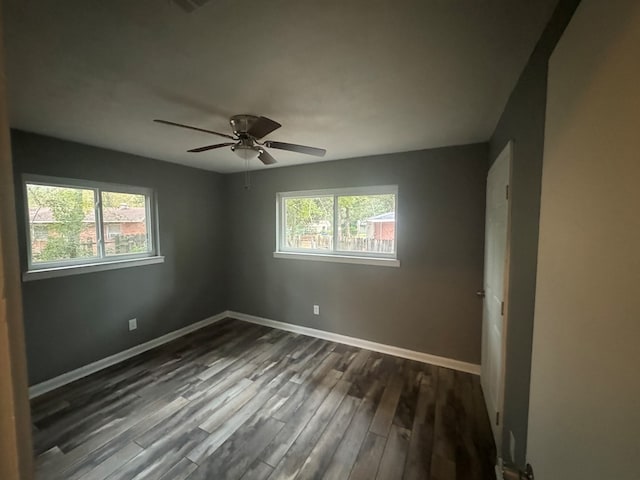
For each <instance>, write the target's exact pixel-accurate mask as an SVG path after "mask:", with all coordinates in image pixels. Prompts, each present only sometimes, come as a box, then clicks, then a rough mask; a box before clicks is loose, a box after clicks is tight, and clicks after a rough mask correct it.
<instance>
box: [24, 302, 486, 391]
mask: <svg viewBox="0 0 640 480" xmlns="http://www.w3.org/2000/svg"><path fill="white" fill-rule="evenodd" d="M227 317H231V318H236V319H238V320H242V321H245V322H249V323H255V324H258V325H264V326H267V327H271V328H277V329H279V330H286V331H288V332H293V333H300V334H302V335H307V336H310V337H316V338H321V339H323V340H328V341H330V342H337V343H343V344H345V345H351V346H353V347H358V348H364V349H366V350H372V351H374V352H381V353H386V354H389V355H394V356H396V357H401V358H408V359H410V360H416V361H418V362H423V363H429V364H431V365H436V366H438V367H445V368H451V369H453V370H459V371H461V372H467V373H471V374H474V375H480V365H476V364H473V363H467V362H462V361H460V360H454V359H451V358H446V357H439V356H437V355H431V354H429V353H423V352H416V351H415V350H408V349H406V348H400V347H394V346H392V345H385V344H383V343H377V342H372V341H369V340H363V339H361V338H355V337H349V336H347V335H341V334H339V333H332V332H327V331H326V330H318V329H316V328H309V327H302V326H299V325H294V324H292V323H286V322H279V321H277V320H270V319H268V318H263V317H257V316H255V315H248V314H246V313H240V312H234V311H230V310H227V311H225V312H222V313H219V314H217V315H214V316H212V317H209V318H206V319H204V320H201V321H199V322H196V323H192V324H191V325H187V326H186V327H184V328H180V329H179V330H174V331H173V332H169V333H167V334H166V335H163V336H161V337H158V338H154V339H153V340H149V341H148V342H145V343H141V344H140V345H136V346H135V347H131V348H129V349H127V350H123V351H122V352H119V353H116V354H114V355H111V356H109V357H106V358H103V359H101V360H98V361H96V362H93V363H90V364H88V365H85V366H83V367H80V368H77V369H75V370H71V371H70V372H67V373H63V374H62V375H59V376H57V377H54V378H51V379H49V380H45V381H44V382H41V383H38V384H36V385H33V386H31V387H29V398H35V397H39V396H40V395H44V394H45V393H47V392H50V391H52V390H55V389H56V388H60V387H62V386H64V385H67V384H69V383H71V382H75V381H76V380H79V379H81V378H83V377H86V376H87V375H91V374H92V373H95V372H98V371H100V370H103V369H105V368H107V367H110V366H112V365H115V364H117V363H120V362H123V361H124V360H127V359H129V358H131V357H135V356H136V355H139V354H141V353H143V352H146V351H147V350H151V349H152V348H155V347H159V346H160V345H164V344H165V343H169V342H170V341H172V340H175V339H176V338H179V337H182V336H184V335H187V334H188V333H191V332H194V331H196V330H199V329H201V328H204V327H206V326H208V325H211V324H213V323H215V322H218V321H220V320H222V319H223V318H227Z"/></svg>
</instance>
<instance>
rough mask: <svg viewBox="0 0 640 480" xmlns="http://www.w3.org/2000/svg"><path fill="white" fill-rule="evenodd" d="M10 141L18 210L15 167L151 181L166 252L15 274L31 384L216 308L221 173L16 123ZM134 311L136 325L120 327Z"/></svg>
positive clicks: (220, 296)
mask: <svg viewBox="0 0 640 480" xmlns="http://www.w3.org/2000/svg"><path fill="white" fill-rule="evenodd" d="M12 148H13V158H14V171H15V176H16V179H15V180H16V186H17V189H16V190H17V209H18V212H22V211H23V209H24V203H23V198H22V188H21V180H20V175H21V174H22V173H33V174H42V175H54V176H62V177H70V178H82V179H90V180H96V181H104V182H115V183H124V184H131V185H136V186H144V187H151V188H154V189H155V190H156V192H157V195H158V204H159V223H160V246H161V250H162V254H163V255H165V257H166V260H165V263H163V264H156V265H148V266H144V267H136V268H125V269H120V270H112V271H106V272H96V273H88V274H81V275H73V276H68V277H61V278H53V279H46V280H36V281H29V282H24V283H23V303H24V321H25V332H26V341H27V357H28V368H29V381H30V384H34V383H38V382H41V381H43V380H46V379H49V378H51V377H54V376H56V375H59V374H62V373H64V372H67V371H70V370H73V369H75V368H78V367H81V366H83V365H85V364H87V363H90V362H93V361H95V360H98V359H101V358H104V357H106V356H109V355H112V354H114V353H117V352H120V351H122V350H124V349H126V348H129V347H132V346H134V345H137V344H139V343H142V342H145V341H148V340H150V339H152V338H155V337H158V336H160V335H162V334H164V333H167V332H170V331H172V330H175V329H178V328H180V327H184V326H186V325H188V324H190V323H193V322H195V321H198V320H202V319H204V318H207V317H209V316H211V315H214V314H217V313H220V312H221V311H223V310H225V308H226V302H225V295H224V290H223V288H222V287H221V283H222V282H221V279H222V274H223V261H222V259H221V255H222V252H223V251H224V247H223V242H224V240H225V237H224V227H222V225H223V223H222V222H223V205H224V201H223V197H222V194H223V184H222V182H223V179H222V176H221V175H218V174H216V173H212V172H206V171H203V170H196V169H192V168H187V167H181V166H178V165H172V164H169V163H165V162H160V161H157V160H151V159H147V158H142V157H136V156H133V155H128V154H124V153H119V152H114V151H111V150H104V149H100V148H95V147H89V146H86V145H81V144H77V143H71V142H66V141H62V140H57V139H53V138H49V137H43V136H39V135H34V134H30V133H25V132H19V131H13V132H12ZM22 217H23V216H22V215H20V214H18V222H19V235H20V246H21V255H20V256H21V262H22V265H23V268H24V266H25V265H26V255H25V245H26V239H25V228H24V219H23V218H22ZM133 317H136V318H137V319H138V329H137V330H135V331H133V332H129V331H128V325H127V320H128V319H129V318H133Z"/></svg>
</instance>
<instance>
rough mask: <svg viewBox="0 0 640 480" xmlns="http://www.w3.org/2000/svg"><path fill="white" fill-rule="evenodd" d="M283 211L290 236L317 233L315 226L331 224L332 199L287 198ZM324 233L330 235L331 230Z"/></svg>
mask: <svg viewBox="0 0 640 480" xmlns="http://www.w3.org/2000/svg"><path fill="white" fill-rule="evenodd" d="M285 209H286V216H287V229H288V232H287V233H288V234H290V235H302V234H305V233H319V232H318V231H317V230H318V227H317V226H320V225H322V224H323V223H324V224H327V225H331V224H332V223H333V222H332V220H333V197H315V198H287V199H286V200H285ZM327 222H328V223H327ZM325 233H327V234H331V233H332V229H331V228H329V229H328V230H327V231H326V232H325Z"/></svg>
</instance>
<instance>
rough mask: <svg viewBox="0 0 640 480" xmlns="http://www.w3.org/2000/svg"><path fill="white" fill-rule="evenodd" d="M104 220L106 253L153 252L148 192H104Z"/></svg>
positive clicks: (108, 254)
mask: <svg viewBox="0 0 640 480" xmlns="http://www.w3.org/2000/svg"><path fill="white" fill-rule="evenodd" d="M102 223H103V224H104V232H103V233H104V234H103V238H104V251H105V254H106V255H107V256H110V255H127V254H135V253H147V252H149V251H150V245H149V240H148V239H149V236H148V234H147V233H148V229H149V228H148V223H147V197H146V195H140V194H136V193H120V192H105V191H103V192H102Z"/></svg>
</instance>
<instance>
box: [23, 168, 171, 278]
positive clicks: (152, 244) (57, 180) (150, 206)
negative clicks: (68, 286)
mask: <svg viewBox="0 0 640 480" xmlns="http://www.w3.org/2000/svg"><path fill="white" fill-rule="evenodd" d="M27 184H31V185H44V186H50V187H62V188H80V189H85V190H93V191H94V209H95V219H96V242H97V247H98V257H92V258H82V259H73V260H61V261H53V262H37V263H34V262H33V261H32V252H31V224H30V216H29V196H28V190H27ZM22 190H23V196H24V220H25V230H26V232H25V235H26V237H25V238H26V241H27V271H26V272H24V274H23V280H25V281H28V280H38V279H43V278H52V277H59V276H66V275H74V274H78V273H89V272H96V271H102V270H113V269H116V268H126V267H134V266H141V265H149V264H153V263H162V262H164V257H163V256H161V255H160V242H159V237H160V235H159V229H158V212H157V198H156V194H155V191H154V190H153V189H151V188H147V187H136V186H132V185H123V184H118V183H107V182H95V181H91V180H80V179H75V178H63V177H52V176H47V175H32V174H25V175H23V176H22ZM103 191H105V192H115V193H131V194H136V195H144V196H145V197H146V201H145V207H146V220H147V221H146V223H147V245H148V246H149V249H148V250H147V251H146V252H141V253H129V254H123V255H109V256H107V255H106V253H105V251H104V250H105V247H104V242H105V240H106V239H105V238H104V235H105V233H104V224H103V222H102V205H101V202H102V192H103Z"/></svg>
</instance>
